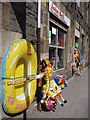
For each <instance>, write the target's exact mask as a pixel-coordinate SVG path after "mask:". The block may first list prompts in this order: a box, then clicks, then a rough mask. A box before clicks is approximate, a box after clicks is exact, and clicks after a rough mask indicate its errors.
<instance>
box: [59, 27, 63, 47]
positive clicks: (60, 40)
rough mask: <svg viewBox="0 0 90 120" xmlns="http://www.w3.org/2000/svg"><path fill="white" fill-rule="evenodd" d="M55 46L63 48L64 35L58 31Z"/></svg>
mask: <svg viewBox="0 0 90 120" xmlns="http://www.w3.org/2000/svg"><path fill="white" fill-rule="evenodd" d="M57 45H58V46H60V47H64V33H63V32H62V31H61V30H60V29H59V30H58V41H57Z"/></svg>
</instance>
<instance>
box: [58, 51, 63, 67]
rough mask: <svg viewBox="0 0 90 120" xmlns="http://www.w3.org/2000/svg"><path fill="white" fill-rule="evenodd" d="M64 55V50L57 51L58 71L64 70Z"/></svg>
mask: <svg viewBox="0 0 90 120" xmlns="http://www.w3.org/2000/svg"><path fill="white" fill-rule="evenodd" d="M63 53H64V50H62V49H58V51H57V69H60V68H63V67H64V66H63V65H64V64H63V62H64V58H63Z"/></svg>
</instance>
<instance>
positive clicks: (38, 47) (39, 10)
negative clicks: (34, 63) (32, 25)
mask: <svg viewBox="0 0 90 120" xmlns="http://www.w3.org/2000/svg"><path fill="white" fill-rule="evenodd" d="M40 21H41V0H38V43H37V51H38V65H40V33H41V27H40V23H41V22H40Z"/></svg>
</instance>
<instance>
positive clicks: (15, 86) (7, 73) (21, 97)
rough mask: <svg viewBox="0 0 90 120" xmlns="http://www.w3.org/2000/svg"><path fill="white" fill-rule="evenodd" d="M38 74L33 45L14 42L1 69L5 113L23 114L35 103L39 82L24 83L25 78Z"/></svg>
mask: <svg viewBox="0 0 90 120" xmlns="http://www.w3.org/2000/svg"><path fill="white" fill-rule="evenodd" d="M36 72H37V55H36V52H35V49H34V47H33V46H32V44H31V43H30V42H27V41H26V40H25V39H17V40H14V41H13V42H12V43H11V44H10V45H9V47H8V49H7V50H6V52H5V55H4V58H3V61H2V67H1V99H2V107H3V110H4V112H5V113H7V114H11V115H15V114H17V113H21V112H23V111H24V110H26V109H27V108H28V107H29V105H30V104H31V103H32V102H33V100H34V97H35V93H36V83H37V82H36V80H34V78H33V80H32V81H30V80H27V79H26V80H25V81H23V78H25V77H26V76H31V75H33V74H34V73H36ZM20 80H21V82H20ZM18 81H19V83H18ZM9 82H11V83H12V84H8V83H9Z"/></svg>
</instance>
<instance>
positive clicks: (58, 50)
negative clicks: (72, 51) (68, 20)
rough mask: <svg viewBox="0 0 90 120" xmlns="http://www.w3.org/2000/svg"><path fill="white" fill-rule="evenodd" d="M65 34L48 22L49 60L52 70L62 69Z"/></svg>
mask: <svg viewBox="0 0 90 120" xmlns="http://www.w3.org/2000/svg"><path fill="white" fill-rule="evenodd" d="M64 54H65V33H64V31H62V30H61V29H60V28H59V27H58V26H54V25H53V24H52V23H51V22H50V28H49V60H50V63H51V65H52V66H53V70H58V69H61V68H64Z"/></svg>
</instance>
